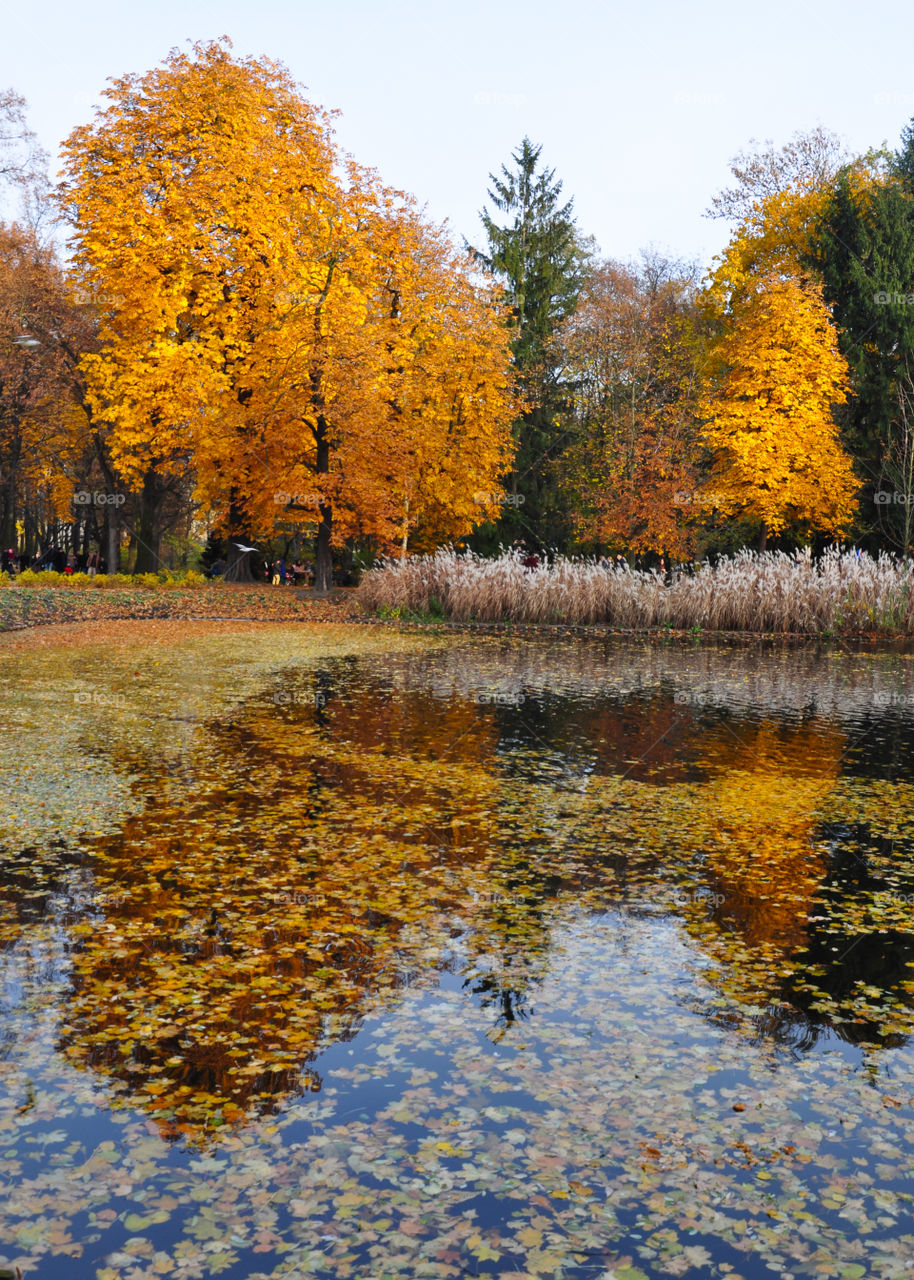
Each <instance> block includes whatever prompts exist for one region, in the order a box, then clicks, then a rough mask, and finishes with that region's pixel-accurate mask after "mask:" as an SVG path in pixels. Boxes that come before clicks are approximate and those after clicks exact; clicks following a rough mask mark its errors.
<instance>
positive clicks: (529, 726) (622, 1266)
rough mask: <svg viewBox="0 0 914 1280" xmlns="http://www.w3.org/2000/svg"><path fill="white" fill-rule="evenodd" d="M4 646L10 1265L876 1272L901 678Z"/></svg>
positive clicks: (752, 661) (912, 1126)
mask: <svg viewBox="0 0 914 1280" xmlns="http://www.w3.org/2000/svg"><path fill="white" fill-rule="evenodd" d="M57 634H58V635H59V636H60V638H61V639H65V640H66V641H67V643H66V644H54V643H49V642H45V643H44V644H41V645H28V646H27V645H26V644H24V643H23V639H24V637H23V638H22V639H20V638H17V637H13V636H11V637H7V638H6V639H5V640H3V641H0V650H2V654H3V660H4V697H3V701H2V707H0V709H2V725H0V727H2V730H3V741H4V742H5V743H7V744H10V743H12V742H13V741H14V740H15V741H16V742H17V744H18V745H17V748H16V750H15V751H13V750H10V749H9V747H8V749H7V750H6V751H5V753H4V759H3V762H2V777H0V781H2V783H3V785H2V788H0V794H2V795H3V797H4V799H5V805H4V809H3V811H2V813H0V838H2V840H3V842H4V843H5V845H6V847H7V852H6V854H5V855H4V857H3V862H2V872H0V895H2V897H0V901H2V909H0V947H2V953H0V957H2V958H0V963H2V966H3V973H2V986H0V990H2V992H3V1003H2V1006H0V1046H2V1051H0V1075H2V1077H3V1089H2V1090H0V1096H2V1102H0V1152H2V1153H3V1168H4V1177H5V1182H6V1195H5V1196H4V1198H3V1200H2V1202H0V1266H4V1265H5V1266H7V1267H11V1268H15V1267H19V1268H21V1270H22V1272H23V1274H24V1275H34V1276H40V1277H42V1280H44V1277H49V1278H50V1280H57V1277H70V1276H73V1275H77V1274H78V1275H80V1276H82V1275H85V1276H87V1277H101V1278H102V1280H114V1278H115V1277H117V1278H120V1277H124V1278H125V1280H138V1278H139V1277H151V1276H159V1275H161V1276H177V1277H185V1276H186V1277H191V1278H192V1277H204V1276H206V1277H208V1276H211V1275H220V1276H226V1277H230V1278H232V1280H235V1278H237V1280H242V1277H256V1278H257V1280H264V1278H266V1277H270V1278H271V1280H273V1278H278V1277H280V1276H286V1277H305V1276H325V1277H334V1278H335V1277H338V1276H339V1277H347V1276H349V1277H354V1278H355V1277H357V1278H361V1277H367V1276H371V1277H372V1278H374V1277H379V1278H383V1277H395V1276H403V1277H413V1276H442V1277H460V1276H465V1275H492V1276H505V1277H509V1280H520V1278H521V1277H528V1276H556V1277H588V1278H592V1277H599V1278H600V1280H611V1278H612V1277H617V1278H619V1280H639V1278H640V1280H643V1278H644V1277H648V1278H649V1280H655V1278H659V1277H662V1276H681V1275H686V1276H694V1277H696V1280H697V1278H698V1277H702V1278H703V1277H730V1278H732V1280H739V1278H742V1280H754V1278H755V1277H757V1276H764V1275H771V1274H775V1275H781V1276H784V1277H787V1278H788V1280H790V1277H795V1278H799V1277H811V1276H823V1277H826V1276H827V1277H831V1276H840V1277H845V1278H848V1280H850V1278H853V1277H868V1276H873V1277H880V1280H881V1278H882V1277H889V1278H895V1277H903V1276H907V1275H908V1274H910V1259H911V1258H912V1257H914V1183H912V1179H911V1159H912V1157H911V1152H912V1150H914V1142H912V1139H914V1054H912V1052H911V1049H910V1047H909V1042H910V1037H911V1034H912V1031H914V921H912V913H911V906H912V905H914V858H912V851H914V804H912V799H914V757H912V750H911V745H910V744H911V736H910V728H911V718H912V712H914V680H912V675H911V666H912V663H911V658H910V656H908V655H906V654H900V653H896V654H878V655H858V654H853V653H849V652H847V651H844V650H840V651H837V652H825V653H822V652H819V651H818V650H815V649H810V650H800V651H796V650H778V649H761V648H760V649H757V650H754V651H749V650H746V649H745V648H742V647H741V648H735V649H728V648H726V647H722V646H720V647H704V648H701V649H698V648H695V647H689V648H683V647H677V646H667V647H665V648H662V649H658V648H657V646H651V645H647V644H636V643H632V642H629V643H622V642H618V641H617V642H615V643H605V644H604V643H602V642H600V643H598V642H576V643H561V642H553V643H540V642H533V641H530V640H527V641H523V642H518V641H506V640H499V639H494V638H493V639H483V638H478V637H477V638H466V637H463V638H460V637H451V638H445V637H441V636H431V635H416V634H405V633H397V632H392V631H388V630H382V629H370V628H364V629H363V628H351V627H338V628H333V627H319V626H316V627H307V626H305V627H302V626H295V627H265V626H248V627H243V626H235V627H229V626H221V627H215V628H207V627H205V626H203V625H199V626H196V627H194V626H187V627H181V626H179V625H178V624H174V623H168V624H162V623H149V624H142V625H139V626H137V627H135V628H129V627H126V626H123V627H121V628H119V629H118V628H115V629H113V630H112V631H111V633H110V634H108V635H107V637H106V639H105V640H104V642H102V641H100V640H97V639H95V640H91V641H87V640H86V638H85V637H84V636H83V637H81V636H80V633H79V631H78V630H73V631H67V630H65V629H61V631H60V632H58V633H57Z"/></svg>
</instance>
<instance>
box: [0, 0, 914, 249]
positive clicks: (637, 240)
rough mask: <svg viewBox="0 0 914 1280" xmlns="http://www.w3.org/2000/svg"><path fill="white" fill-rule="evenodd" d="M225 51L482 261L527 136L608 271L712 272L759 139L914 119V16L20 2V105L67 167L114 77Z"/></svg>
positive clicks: (12, 59)
mask: <svg viewBox="0 0 914 1280" xmlns="http://www.w3.org/2000/svg"><path fill="white" fill-rule="evenodd" d="M222 35H228V36H229V37H230V39H231V40H232V42H233V45H234V50H235V52H236V54H238V55H239V56H241V55H248V54H253V55H255V56H260V55H267V56H268V57H270V58H273V59H275V60H278V61H281V62H283V63H284V64H285V65H286V66H287V67H288V69H289V70H290V72H291V73H292V75H293V76H294V78H295V79H296V80H298V81H299V82H300V83H301V84H302V85H304V86H305V87H306V90H307V96H308V97H309V98H310V99H311V100H312V101H313V102H315V103H317V104H319V105H320V106H323V107H327V108H333V109H336V110H338V111H339V112H340V113H341V114H340V116H339V117H338V119H337V122H336V131H337V141H338V143H339V144H340V145H341V146H342V147H343V148H344V149H345V150H347V151H349V152H350V153H351V154H352V155H353V156H354V157H355V158H356V159H357V160H358V161H359V162H360V163H361V164H363V165H367V166H369V167H372V168H375V169H377V170H378V172H379V174H380V176H381V178H382V179H383V180H384V182H385V183H387V184H388V185H390V186H393V187H396V188H399V189H401V190H405V191H409V192H410V193H411V194H412V195H413V196H415V197H416V198H417V199H418V200H419V202H420V204H423V205H425V207H426V209H427V212H428V215H429V216H430V217H431V218H432V219H433V220H435V221H444V220H445V219H447V220H448V222H449V224H450V227H451V231H452V233H453V235H454V236H455V239H457V241H458V242H459V241H460V240H462V239H463V238H464V237H466V238H467V239H469V240H470V242H471V243H473V244H476V245H480V246H481V245H482V243H483V236H482V228H481V225H480V222H479V216H478V215H479V210H480V209H481V208H482V206H483V204H485V203H486V189H487V186H488V185H489V183H488V175H489V173H490V172H492V171H497V170H498V169H499V168H500V166H501V165H502V164H503V163H505V162H510V155H511V152H512V151H513V150H515V149H516V148H517V146H518V144H519V143H520V141H521V139H522V138H523V137H524V136H525V135H526V136H528V137H530V138H531V139H532V140H533V141H534V142H536V143H540V144H542V160H543V161H544V162H545V164H547V165H548V167H550V168H552V169H554V170H555V174H556V177H557V178H559V179H561V181H562V183H563V194H564V195H565V196H566V197H567V196H570V197H573V198H574V208H575V213H576V216H577V220H578V224H579V226H580V229H581V231H582V232H583V233H584V234H586V235H590V236H593V237H594V238H595V239H596V241H597V243H598V245H599V248H600V251H601V252H602V253H603V255H604V256H606V257H611V258H616V259H622V260H628V259H631V258H634V257H636V256H637V254H638V252H639V250H641V249H643V248H648V247H651V248H653V249H655V250H659V251H661V252H664V253H668V254H670V255H671V256H674V257H677V258H682V259H685V260H688V261H696V262H698V263H700V264H702V265H707V264H708V263H709V262H710V260H711V258H712V257H713V255H714V254H715V253H717V252H719V251H720V249H721V248H722V247H723V245H724V243H725V242H726V239H727V230H728V229H727V226H726V224H724V223H721V222H716V221H713V220H710V219H708V218H706V217H704V216H703V213H704V211H705V210H706V209H707V208H708V205H709V204H710V201H711V199H712V197H713V196H714V194H715V193H716V192H717V191H719V190H720V189H721V188H722V187H724V186H726V185H728V180H729V168H728V165H729V161H730V159H731V158H732V157H733V156H734V155H735V154H736V153H737V152H738V151H740V150H742V149H744V148H747V147H751V145H752V139H756V140H757V141H759V142H761V141H763V140H765V139H772V140H773V141H774V142H775V143H777V144H778V145H780V144H782V143H784V142H786V141H787V140H788V139H789V138H790V136H791V135H792V134H793V133H794V132H795V131H796V130H802V131H805V130H808V129H811V128H814V127H815V126H816V125H819V124H821V125H824V126H826V127H827V128H830V129H833V130H834V131H835V132H836V133H838V134H839V135H840V136H841V137H842V138H843V140H844V141H845V143H846V145H847V146H848V148H849V149H850V150H851V151H853V152H859V151H863V150H866V149H867V148H869V147H871V146H880V145H882V144H883V143H888V145H889V146H891V147H895V146H897V144H898V140H899V135H900V132H901V129H902V127H903V126H904V125H905V124H906V123H907V122H908V121H909V120H910V119H911V117H912V116H914V70H911V68H910V66H909V64H908V63H907V58H906V52H907V50H908V49H909V48H910V47H911V43H912V36H914V6H912V4H911V0H870V3H869V5H868V6H867V7H866V8H864V7H863V6H860V5H859V4H858V3H849V2H848V0H822V2H820V0H792V2H787V0H769V2H768V3H766V4H758V3H752V4H749V3H745V2H744V0H689V2H688V3H685V2H683V0H674V2H670V0H640V2H639V0H624V3H619V2H617V0H612V2H610V3H597V2H594V0H488V3H486V2H485V0H462V2H461V3H459V4H458V3H452V2H451V0H444V2H441V3H436V2H435V0H424V2H420V0H405V2H402V3H398V2H395V0H374V2H371V0H336V4H335V5H334V4H331V3H328V0H321V2H320V3H317V0H299V2H298V3H293V0H253V2H252V0H245V2H244V3H241V0H219V2H218V3H216V2H214V0H155V3H150V2H149V0H134V2H133V3H132V4H131V5H129V6H128V5H126V4H124V3H123V0H117V2H116V3H114V2H112V0H83V3H81V4H80V5H75V4H73V3H72V0H66V2H64V0H46V2H45V3H44V4H42V5H40V6H35V7H29V6H27V5H26V4H25V3H24V0H18V3H16V5H15V7H14V8H12V9H11V10H8V11H7V12H5V13H4V18H3V27H2V36H0V41H2V43H0V88H13V89H15V90H16V91H17V92H19V93H21V94H22V95H24V96H25V97H26V98H27V100H28V103H29V119H30V123H31V126H32V128H33V130H34V131H35V132H36V133H37V134H38V136H39V139H40V141H41V142H42V144H43V145H44V146H45V148H46V149H47V150H48V151H49V152H51V153H52V154H54V153H56V149H57V146H58V144H59V142H60V141H61V140H62V139H63V138H64V137H65V136H66V135H67V134H68V133H69V131H70V130H71V129H72V128H74V127H75V126H76V125H78V124H82V123H85V122H87V121H88V120H90V119H91V117H92V113H93V106H94V104H96V103H99V102H100V101H101V99H100V92H101V90H102V89H103V88H104V86H105V82H106V80H107V79H108V78H109V77H116V76H120V75H122V74H125V73H127V72H144V71H147V70H149V69H151V68H152V67H154V66H156V65H157V64H159V63H160V62H161V61H162V60H163V59H164V58H165V57H166V56H167V54H168V52H169V50H170V49H172V48H175V47H185V48H186V47H187V42H188V41H190V42H193V41H196V40H210V39H215V38H218V37H219V36H222Z"/></svg>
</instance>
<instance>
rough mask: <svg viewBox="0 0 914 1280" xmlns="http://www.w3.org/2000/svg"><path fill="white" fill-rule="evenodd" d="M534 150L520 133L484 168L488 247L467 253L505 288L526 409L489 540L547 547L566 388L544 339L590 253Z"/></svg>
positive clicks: (552, 536)
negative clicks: (502, 161)
mask: <svg viewBox="0 0 914 1280" xmlns="http://www.w3.org/2000/svg"><path fill="white" fill-rule="evenodd" d="M541 150H542V148H541V147H539V146H535V145H534V144H533V143H532V142H531V141H530V139H529V138H524V140H523V142H522V143H521V145H520V147H519V149H518V150H517V151H515V152H514V153H513V155H512V160H513V162H514V168H513V169H509V168H507V167H506V166H504V165H502V169H501V174H500V176H496V175H495V174H490V175H489V177H490V179H491V182H492V187H491V188H490V189H489V192H488V195H489V199H490V201H491V202H492V205H493V206H494V209H495V211H496V212H495V214H494V215H493V214H492V213H490V212H489V211H488V209H483V211H482V213H481V214H480V217H481V219H482V224H483V227H484V228H485V232H486V237H487V239H488V248H487V250H486V251H482V250H474V251H473V252H474V255H475V257H476V260H477V261H478V262H480V263H481V264H483V265H484V266H485V267H486V268H487V269H488V271H489V272H491V274H492V275H494V276H495V278H496V279H497V280H498V281H500V282H501V284H502V285H503V286H504V288H505V291H506V294H507V299H508V303H509V305H510V307H511V310H512V315H513V341H512V348H513V351H514V360H515V364H516V367H517V370H518V374H519V380H520V385H521V388H522V391H523V394H524V398H525V401H526V403H527V406H528V407H527V410H526V412H525V413H524V415H523V417H521V418H520V419H519V420H518V421H517V422H516V423H515V428H514V429H515V437H516V440H517V446H518V447H517V456H516V458H515V461H514V469H513V472H512V474H511V476H510V477H509V479H508V483H507V489H508V493H509V496H510V501H509V502H508V503H506V505H505V507H504V511H503V515H502V517H501V519H500V520H499V522H498V525H497V526H496V536H495V537H494V538H490V539H489V540H488V541H489V544H490V547H491V546H492V545H493V544H494V543H497V542H504V543H510V542H511V541H513V540H514V539H515V538H519V537H522V538H525V539H526V540H527V541H528V542H532V543H534V544H539V545H540V546H543V547H548V546H552V545H557V544H562V543H564V542H565V540H566V538H567V535H568V531H569V527H568V522H567V521H566V519H565V516H564V514H563V512H562V508H561V503H560V499H559V490H558V481H557V473H556V468H555V463H556V461H557V459H558V458H559V456H560V454H561V452H562V450H563V447H564V445H565V443H566V442H567V433H568V428H569V426H570V423H571V415H570V410H571V400H570V392H571V388H570V387H569V386H567V385H566V384H564V383H563V382H562V380H561V376H560V369H559V367H558V365H557V363H556V355H555V353H554V351H553V337H554V335H555V333H556V330H557V328H558V326H559V325H560V324H561V322H562V321H563V320H564V319H565V318H566V317H567V316H569V315H570V314H571V313H572V312H573V311H574V308H575V304H576V302H577V298H578V293H579V292H580V288H581V285H582V283H583V280H584V273H585V269H586V265H587V262H588V259H589V257H590V250H589V248H588V246H587V244H586V243H585V242H584V241H583V240H582V238H581V236H580V234H579V232H578V229H577V226H576V224H575V220H574V216H573V205H574V201H573V200H569V201H567V202H566V203H564V204H563V203H562V201H561V195H562V183H561V182H559V181H556V178H555V171H554V170H552V169H545V168H542V167H540V163H539V160H540V152H541ZM499 214H500V215H502V217H501V219H500V220H499V219H498V218H497V215H499ZM476 542H477V545H478V546H480V548H482V547H484V545H485V543H486V539H485V537H484V536H477V538H476ZM485 549H489V548H488V547H486V548H485Z"/></svg>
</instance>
